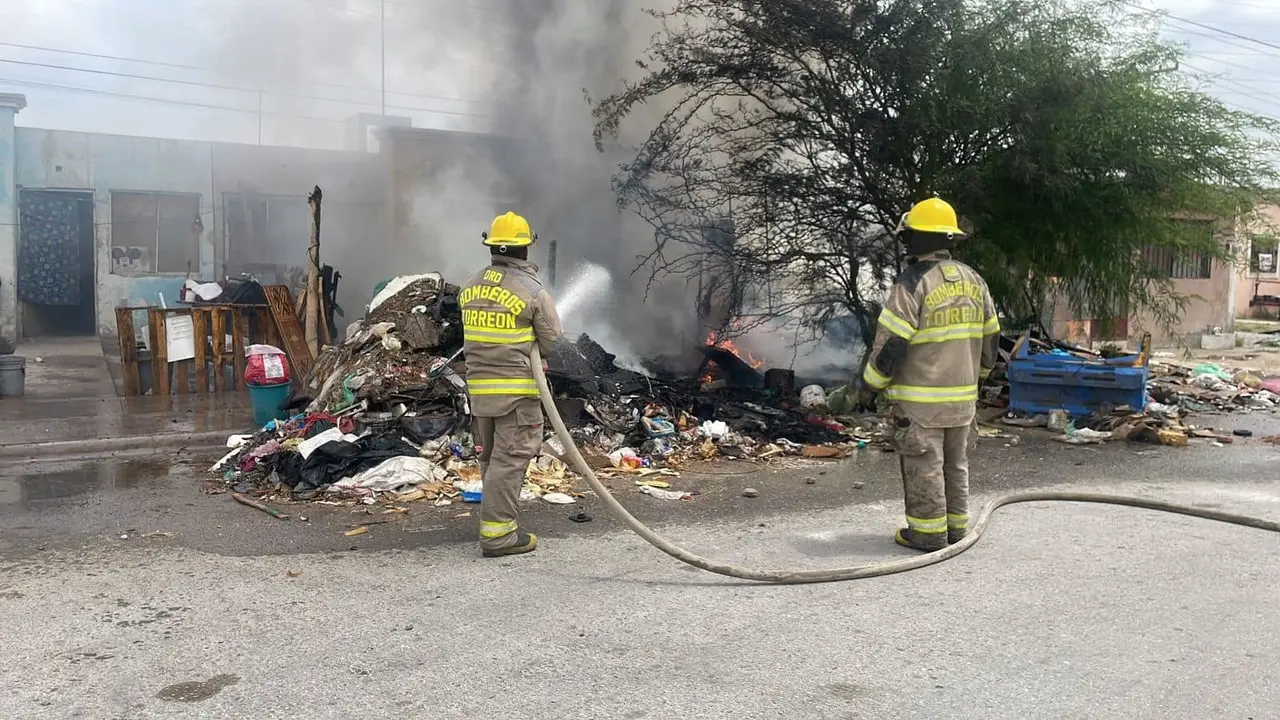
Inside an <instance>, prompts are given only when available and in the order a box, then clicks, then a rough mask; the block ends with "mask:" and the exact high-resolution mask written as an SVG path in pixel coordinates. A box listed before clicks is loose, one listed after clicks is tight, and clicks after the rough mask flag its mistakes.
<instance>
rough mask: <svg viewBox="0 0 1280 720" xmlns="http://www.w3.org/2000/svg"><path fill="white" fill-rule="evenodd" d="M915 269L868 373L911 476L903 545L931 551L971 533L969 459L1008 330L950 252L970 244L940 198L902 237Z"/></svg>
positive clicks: (905, 476)
mask: <svg viewBox="0 0 1280 720" xmlns="http://www.w3.org/2000/svg"><path fill="white" fill-rule="evenodd" d="M894 232H895V234H896V235H897V236H898V241H899V242H900V243H902V246H903V249H904V250H905V253H906V255H907V265H906V267H905V268H904V269H903V270H902V272H901V273H899V275H898V277H897V280H896V282H895V283H894V285H893V287H892V288H891V289H890V291H889V297H888V299H887V300H886V301H885V304H884V308H883V309H882V310H881V311H880V319H879V321H878V324H877V328H876V338H875V342H874V344H873V345H872V347H871V352H870V353H869V354H868V356H867V364H866V367H865V368H864V370H863V373H862V382H863V387H864V390H866V391H867V392H869V393H871V394H879V396H880V399H883V400H885V401H887V403H886V404H887V405H888V407H889V409H890V414H891V418H892V423H893V425H894V441H895V445H896V449H897V451H898V456H899V461H900V463H901V468H902V485H903V494H904V496H905V497H904V499H905V504H906V515H907V522H906V527H905V528H903V529H901V530H899V531H898V532H897V534H896V535H895V537H894V540H895V541H896V542H897V543H898V544H899V545H904V546H906V547H910V548H915V549H917V550H923V551H926V552H931V551H934V550H941V549H942V548H945V547H946V546H947V544H948V542H951V543H955V542H959V541H960V540H961V539H962V538H963V537H964V536H965V533H966V532H967V530H968V527H969V457H968V455H969V450H970V448H971V447H972V446H973V445H975V444H976V443H977V424H976V420H975V416H976V411H977V402H978V384H979V382H980V381H981V379H985V378H986V377H987V376H988V375H990V374H991V370H992V368H993V367H994V366H995V361H996V352H997V349H998V345H999V337H1000V321H999V320H998V319H997V318H996V309H995V304H994V303H993V302H992V300H991V293H990V291H989V290H988V289H987V283H986V281H984V280H983V279H982V277H981V276H980V275H978V273H977V272H976V271H975V270H974V269H973V268H971V267H969V266H968V265H965V264H964V263H962V262H960V261H958V260H955V259H953V258H952V257H951V253H950V250H951V248H952V247H953V246H954V245H955V241H956V240H957V239H958V238H962V237H964V233H963V232H962V231H961V230H960V228H959V226H958V225H957V222H956V212H955V210H954V209H952V207H951V206H950V205H949V204H947V203H946V202H944V201H943V200H941V199H939V198H936V197H935V198H930V199H928V200H925V201H923V202H920V203H917V204H916V205H915V206H914V207H912V208H911V211H910V212H908V213H907V214H905V215H903V216H902V220H901V221H900V222H899V224H898V227H897V229H896V230H895V231H894Z"/></svg>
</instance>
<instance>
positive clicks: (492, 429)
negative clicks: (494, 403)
mask: <svg viewBox="0 0 1280 720" xmlns="http://www.w3.org/2000/svg"><path fill="white" fill-rule="evenodd" d="M471 432H472V433H473V434H474V435H475V441H476V443H477V444H479V445H480V446H481V451H480V472H481V479H482V482H483V483H484V495H483V496H482V498H481V500H480V546H481V547H482V548H484V549H487V550H500V549H502V548H505V547H509V546H511V545H514V544H515V543H516V540H517V537H518V532H517V531H518V530H519V529H520V526H519V522H518V521H519V514H520V508H519V504H520V489H521V488H523V487H524V473H525V469H526V468H528V467H529V460H530V459H532V458H534V457H537V455H538V451H539V450H541V449H542V410H541V408H540V406H539V405H538V400H537V398H531V399H530V400H529V401H528V402H524V401H521V402H520V404H519V405H517V406H516V409H515V411H513V412H510V413H507V414H506V415H501V416H499V417H473V418H472V419H471Z"/></svg>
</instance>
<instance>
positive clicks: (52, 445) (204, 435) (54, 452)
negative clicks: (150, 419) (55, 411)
mask: <svg viewBox="0 0 1280 720" xmlns="http://www.w3.org/2000/svg"><path fill="white" fill-rule="evenodd" d="M234 434H235V431H233V430H205V431H201V432H178V433H159V434H156V435H129V436H126V437H119V438H91V439H86V440H56V441H52V442H33V443H11V444H8V445H0V459H4V460H24V459H26V460H37V459H41V460H43V459H58V460H65V459H75V458H97V457H111V456H116V455H163V454H171V453H172V452H173V451H174V450H178V449H198V450H221V451H223V452H226V450H227V438H228V437H229V436H231V435H234Z"/></svg>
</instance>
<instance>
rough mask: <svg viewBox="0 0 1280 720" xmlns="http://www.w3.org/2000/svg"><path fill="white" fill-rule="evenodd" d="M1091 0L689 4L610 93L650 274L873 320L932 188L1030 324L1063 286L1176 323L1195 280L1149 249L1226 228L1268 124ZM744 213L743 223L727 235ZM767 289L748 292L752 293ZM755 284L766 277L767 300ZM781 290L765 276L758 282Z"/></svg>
mask: <svg viewBox="0 0 1280 720" xmlns="http://www.w3.org/2000/svg"><path fill="white" fill-rule="evenodd" d="M1124 7H1125V4H1123V3H1116V2H1109V1H1102V0H1083V1H1080V2H1070V3H1067V2H1058V1H1055V0H1050V1H1049V2H1035V1H1029V0H677V2H676V3H675V6H674V8H672V9H670V10H667V11H661V12H659V11H651V14H652V15H653V16H654V17H656V18H657V19H658V20H659V21H661V23H662V30H661V32H659V33H658V34H657V35H656V36H655V37H654V38H653V40H652V42H651V44H650V46H649V48H648V50H647V54H646V57H644V58H642V59H641V60H639V61H638V63H637V64H638V65H639V67H640V68H641V70H642V75H641V76H640V77H639V79H638V80H636V81H634V82H629V83H627V84H625V85H624V86H623V87H622V88H621V89H619V90H618V91H617V92H616V93H614V94H613V95H611V96H609V97H607V98H604V99H603V100H601V101H600V102H598V103H597V104H596V106H595V110H594V112H595V117H596V121H597V126H596V143H597V147H598V148H600V149H602V150H607V151H609V152H618V151H619V148H618V141H617V138H619V137H627V136H629V135H631V134H632V133H633V132H635V130H636V128H632V127H630V126H629V125H627V121H628V119H629V117H630V116H632V115H633V114H638V113H636V111H637V110H638V109H639V107H640V106H641V105H644V106H646V111H647V112H652V111H653V109H654V108H663V109H665V114H663V115H662V116H661V118H660V120H659V121H658V122H657V123H656V125H655V126H652V127H643V128H639V130H640V133H641V134H640V137H642V138H643V140H642V141H641V142H639V143H638V146H637V147H632V148H626V149H627V150H628V153H627V155H626V157H627V158H628V160H627V161H626V162H624V163H622V164H621V166H620V170H619V172H618V174H617V175H616V177H615V184H616V187H615V189H616V190H617V192H618V195H619V201H620V203H621V204H622V205H623V206H625V207H627V208H629V209H631V210H633V211H634V212H636V213H637V214H639V215H640V216H641V217H643V218H644V219H645V220H647V221H648V222H649V223H650V224H652V225H653V227H654V230H655V234H654V237H655V244H654V246H653V248H652V251H651V252H650V253H648V254H647V255H645V256H643V257H642V258H641V263H640V266H641V267H644V268H647V271H648V272H650V273H652V274H653V276H654V277H660V276H670V275H677V276H685V277H691V276H694V275H696V274H699V273H705V272H706V271H707V268H709V267H710V268H716V269H718V271H720V272H721V273H723V274H726V275H727V276H729V277H731V278H732V279H733V282H732V283H731V285H732V286H733V287H734V288H735V289H736V290H735V293H734V295H733V297H732V298H731V301H732V302H733V303H734V304H735V305H736V307H735V308H734V309H735V310H736V311H737V312H740V313H752V312H754V313H759V314H761V315H766V316H767V315H776V316H786V317H788V318H791V319H795V320H799V321H800V322H801V323H803V324H804V325H806V326H807V327H809V328H813V329H818V330H819V331H820V330H821V329H822V328H823V327H826V326H827V324H828V321H829V320H830V319H831V318H833V317H837V316H840V315H858V316H861V317H873V316H874V314H875V312H876V311H877V307H876V303H875V301H876V299H877V297H878V296H879V295H880V292H881V288H882V287H883V285H882V281H883V280H884V279H885V278H886V277H889V276H891V275H892V273H893V272H894V270H895V269H896V266H897V263H898V262H899V258H898V255H897V248H896V246H895V244H894V243H893V242H892V241H891V239H889V238H888V237H887V230H888V229H891V228H893V227H894V226H895V225H896V224H897V221H898V219H899V217H900V216H901V214H902V213H903V212H905V211H906V210H907V209H908V208H909V207H910V205H911V204H912V203H913V202H916V201H918V200H921V199H924V198H926V197H928V196H930V195H932V194H939V195H941V196H942V197H944V198H945V199H947V200H949V201H950V202H952V203H953V204H954V205H955V207H956V208H957V210H958V211H959V213H960V215H961V222H962V225H964V226H966V228H967V229H968V230H970V235H969V237H968V238H967V239H966V240H965V241H963V242H962V244H961V245H960V246H959V248H958V249H957V253H958V255H959V256H960V257H962V258H964V259H966V260H968V261H970V262H972V263H973V264H974V265H975V266H976V267H977V268H978V269H979V270H980V271H981V272H982V273H983V274H984V275H985V276H986V277H987V279H988V281H989V283H990V284H991V286H992V290H993V293H994V294H995V295H996V297H997V300H998V303H999V304H1000V306H1001V309H1002V310H1003V311H1004V312H1005V313H1006V314H1007V315H1009V316H1011V317H1013V318H1014V319H1015V320H1030V319H1031V318H1036V317H1038V316H1039V313H1040V311H1041V310H1042V305H1043V304H1044V302H1045V299H1046V298H1047V297H1050V296H1058V297H1065V299H1066V300H1067V301H1069V302H1070V304H1071V305H1072V307H1073V309H1074V310H1075V311H1076V312H1078V313H1081V314H1083V315H1084V316H1094V317H1107V316H1108V314H1109V312H1110V311H1111V310H1112V309H1113V308H1115V307H1117V306H1118V305H1123V304H1127V305H1128V306H1129V307H1130V308H1133V309H1144V310H1146V311H1147V312H1149V313H1153V314H1154V316H1155V317H1156V318H1157V319H1158V320H1159V321H1160V322H1162V323H1164V324H1165V325H1168V324H1170V323H1171V322H1172V320H1173V319H1174V318H1175V317H1176V315H1177V313H1178V311H1179V310H1180V309H1181V307H1182V306H1183V304H1184V303H1185V302H1186V300H1187V299H1186V298H1184V297H1180V296H1179V295H1177V294H1176V293H1174V292H1173V288H1172V285H1171V283H1170V282H1169V281H1168V278H1167V276H1165V275H1163V274H1162V273H1161V268H1159V267H1156V266H1155V265H1154V264H1153V263H1152V262H1151V261H1150V260H1151V258H1152V257H1153V255H1152V249H1153V248H1154V249H1164V250H1165V251H1167V252H1170V253H1173V254H1174V255H1175V256H1179V257H1186V256H1188V255H1190V254H1192V253H1202V254H1207V255H1209V256H1211V257H1212V258H1215V259H1217V260H1226V259H1228V258H1229V257H1230V254H1231V248H1230V247H1229V246H1228V245H1226V244H1224V243H1222V242H1221V236H1214V235H1213V234H1212V233H1197V232H1189V231H1188V229H1187V228H1188V227H1189V226H1188V224H1187V223H1186V222H1185V220H1187V219H1197V218H1200V219H1203V218H1220V219H1226V220H1224V221H1223V222H1225V223H1226V224H1227V225H1228V226H1229V225H1230V224H1231V219H1234V218H1238V217H1240V216H1241V215H1243V214H1246V213H1248V212H1250V211H1251V209H1252V208H1253V207H1254V205H1255V204H1256V203H1257V202H1258V198H1259V194H1260V193H1262V192H1263V191H1264V190H1265V189H1266V188H1268V187H1273V186H1274V181H1275V180H1276V175H1275V171H1274V170H1273V168H1272V167H1271V166H1270V165H1269V164H1268V160H1269V158H1270V157H1271V155H1270V153H1271V152H1272V151H1273V150H1274V148H1275V145H1274V142H1273V138H1274V137H1275V135H1274V128H1273V127H1272V125H1271V124H1270V123H1269V121H1267V120H1265V119H1263V118H1259V117H1256V116H1253V115H1249V114H1247V113H1241V112H1236V111H1234V110H1232V109H1230V108H1228V107H1227V106H1225V105H1223V104H1222V103H1221V102H1219V101H1217V100H1215V99H1213V98H1212V97H1210V96H1208V95H1206V94H1204V93H1202V92H1200V91H1198V90H1197V89H1196V88H1195V87H1194V85H1193V83H1192V80H1191V79H1190V78H1188V77H1186V76H1185V75H1183V74H1181V73H1180V72H1179V71H1178V58H1179V53H1180V51H1179V49H1178V48H1177V47H1175V46H1172V45H1170V44H1168V43H1165V42H1163V41H1161V40H1160V39H1159V37H1158V35H1157V30H1158V27H1156V23H1155V22H1154V21H1153V20H1152V16H1150V15H1144V14H1137V15H1135V14H1131V13H1130V14H1126V12H1125V10H1124ZM725 223H729V224H731V226H732V233H728V235H729V236H730V237H729V239H726V233H724V232H717V231H716V228H722V227H723V225H724V224H725ZM743 288H748V290H743ZM749 289H755V290H756V291H757V293H756V296H755V297H753V296H752V292H751V291H750V290H749ZM760 290H764V292H759V291H760Z"/></svg>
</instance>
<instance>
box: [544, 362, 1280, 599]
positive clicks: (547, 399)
mask: <svg viewBox="0 0 1280 720" xmlns="http://www.w3.org/2000/svg"><path fill="white" fill-rule="evenodd" d="M531 360H532V361H533V362H532V365H533V377H534V380H535V381H536V382H537V384H538V393H539V395H540V396H541V397H542V407H543V408H544V409H545V410H546V413H547V417H548V418H550V419H551V425H552V427H553V428H555V431H556V436H557V437H558V438H560V442H561V443H562V444H563V445H564V448H565V454H566V455H567V456H568V459H569V461H570V464H571V465H572V467H573V469H574V470H576V471H577V472H578V473H579V474H581V475H582V476H583V477H584V478H586V481H587V484H588V485H589V486H590V487H591V489H592V490H593V491H595V493H596V495H598V496H599V497H600V500H601V502H603V503H604V505H605V507H607V508H609V510H610V512H612V513H613V514H614V516H615V517H617V518H618V519H619V520H621V521H622V523H623V524H625V525H626V526H627V527H629V528H630V529H631V530H632V531H634V532H635V533H636V534H637V535H639V536H640V537H642V538H644V539H645V541H647V542H648V543H649V544H650V545H653V546H654V547H656V548H658V549H659V550H661V551H662V552H664V553H666V554H668V555H670V556H671V557H673V558H675V559H676V560H679V561H680V562H683V563H687V564H689V565H692V566H694V567H696V568H700V569H702V570H706V571H707V572H712V573H715V574H717V575H725V576H728V577H732V578H738V579H740V580H752V581H756V582H762V583H776V584H782V585H801V584H807V583H826V582H837V581H841V580H861V579H864V578H872V577H881V576H884V575H893V574H896V573H900V572H906V571H908V570H916V569H918V568H923V567H928V566H930V565H936V564H938V563H940V562H943V561H944V560H949V559H951V558H953V557H955V556H957V555H959V554H960V553H962V552H964V551H965V550H968V549H969V548H971V547H973V546H974V545H975V544H976V543H977V542H978V540H979V539H981V538H982V533H983V532H984V531H986V529H987V522H988V521H989V520H990V519H991V514H992V513H994V512H995V511H996V510H997V509H999V508H1002V507H1004V506H1006V505H1015V504H1018V503H1033V502H1073V503H1097V504H1103V505H1122V506H1125V507H1133V508H1141V509H1143V510H1156V511H1159V512H1168V513H1176V514H1178V515H1187V516H1190V517H1197V518H1203V519H1205V520H1216V521H1218V522H1224V523H1230V524H1232V525H1241V526H1244V527H1250V528H1256V529H1258V530H1267V531H1269V532H1274V533H1280V522H1277V521H1274V520H1265V519H1263V518H1256V517H1250V516H1247V515H1238V514H1235V513H1227V512H1220V511H1218V510H1209V509H1206V508H1199V507H1195V506H1192V505H1179V504H1177V503H1170V502H1163V501H1160V500H1148V499H1146V498H1140V497H1128V496H1124V495H1108V494H1103V493H1089V492H1052V491H1049V492H1018V493H1010V494H1008V495H1001V496H998V497H996V498H994V499H993V500H991V501H990V502H988V503H987V504H986V505H985V506H984V507H983V508H982V511H981V512H980V513H978V517H977V519H976V520H975V521H974V522H973V523H972V525H971V526H970V528H969V532H968V534H967V535H966V536H965V537H964V539H963V540H961V541H959V542H957V543H954V544H952V545H949V546H947V547H946V548H944V549H942V550H937V551H934V552H931V553H928V554H924V555H917V556H915V557H910V558H903V559H901V560H888V561H885V562H878V563H870V564H867V565H858V566H854V567H846V568H830V569H815V570H757V569H754V568H747V567H741V566H738V565H729V564H726V563H720V562H716V561H714V560H710V559H708V558H704V557H701V556H699V555H695V554H694V553H692V552H689V551H688V550H685V549H684V548H682V547H680V546H678V545H676V544H675V543H673V542H671V541H670V540H667V539H666V538H664V537H663V536H661V535H659V534H658V533H656V532H654V531H653V530H651V529H649V528H648V527H647V526H645V525H644V524H643V523H641V522H640V521H639V520H637V519H636V518H635V516H634V515H632V514H631V513H630V512H628V511H627V509H626V508H624V507H623V506H622V504H621V503H619V502H618V500H617V499H616V498H615V497H613V494H612V493H610V492H609V489H608V488H606V487H605V486H604V485H603V484H602V483H601V482H600V479H599V478H597V477H596V474H595V473H594V472H593V471H592V470H591V466H590V465H588V464H587V461H586V460H585V459H584V458H583V457H582V453H581V452H580V451H579V450H578V446H577V445H575V444H574V442H573V437H572V436H570V435H569V430H568V428H566V427H565V424H564V419H563V418H561V417H560V411H559V410H558V409H557V408H556V405H555V400H554V396H553V395H552V393H551V387H550V386H549V385H548V384H547V376H546V373H544V372H543V370H542V357H541V354H540V353H539V352H538V344H537V343H534V346H533V353H532V357H531Z"/></svg>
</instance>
